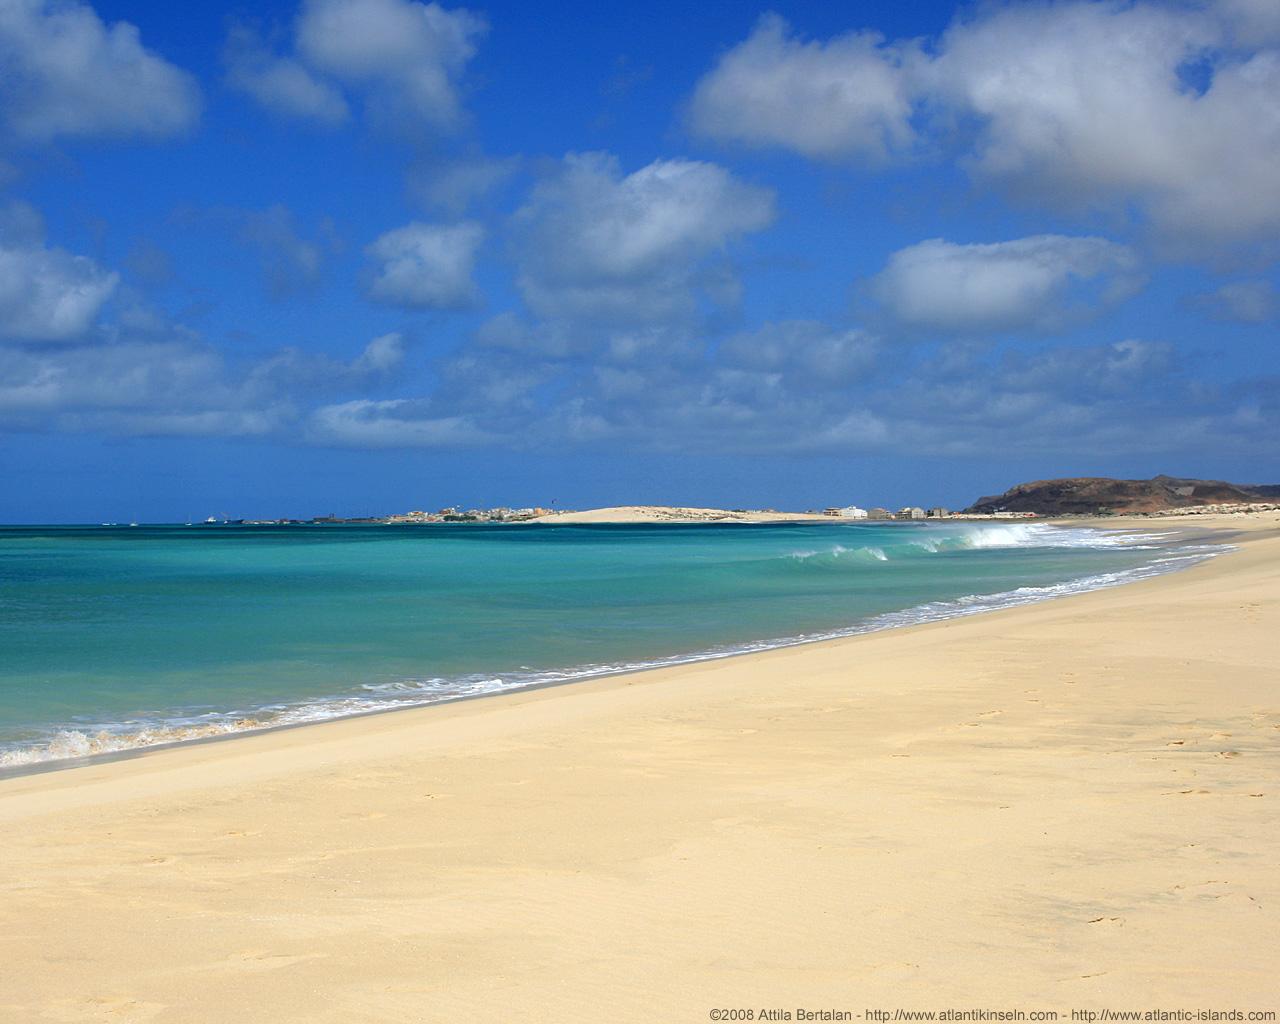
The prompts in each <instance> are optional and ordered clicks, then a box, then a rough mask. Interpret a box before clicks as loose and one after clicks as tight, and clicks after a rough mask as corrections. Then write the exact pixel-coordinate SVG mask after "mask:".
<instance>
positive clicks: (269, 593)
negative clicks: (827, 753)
mask: <svg viewBox="0 0 1280 1024" xmlns="http://www.w3.org/2000/svg"><path fill="white" fill-rule="evenodd" d="M1208 553H1209V549H1207V548H1205V547H1203V546H1198V545H1194V544H1188V543H1186V542H1179V541H1169V540H1162V539H1160V538H1157V537H1155V536H1154V535H1150V534H1145V535H1144V534H1120V533H1117V532H1114V531H1100V530H1091V529H1076V528H1071V529H1067V528H1059V527H1052V526H1047V525H1042V524H1026V523H1008V524H1005V523H992V524H986V523H983V524H976V523H960V522H953V523H948V522H943V523H935V524H916V523H857V524H855V523H850V524H844V523H831V524H827V523H821V524H813V525H810V524H779V525H742V524H725V525H698V526H686V525H635V526H600V525H593V526H554V527H549V526H475V525H444V524H442V525H432V526H410V527H386V526H351V527H346V526H289V527H244V526H199V527H138V528H107V527H93V528H90V527H75V528H72V527H0V766H4V765H8V766H14V765H23V764H31V763H36V762H40V761H45V760H50V759H57V758H65V757H80V756H84V755H86V754H93V753H100V752H104V751H111V750H123V749H130V748H134V747H140V746H146V745H149V744H154V743H163V742H173V741H175V740H183V739H191V738H198V737H201V736H205V735H215V734H219V733H223V732H231V731H237V730H242V729H249V728H261V727H264V726H268V725H278V724H285V723H289V722H299V721H311V720H319V719H323V718H331V717H336V716H339V715H344V714H352V713H358V712H361V711H371V710H379V709H383V708H389V707H397V706H402V705H409V704H421V703H430V702H433V701H438V700H443V699H451V698H456V697H459V696H466V695H474V694H482V693H488V692H495V691H499V690H506V689H511V688H514V687H519V686H528V685H536V684H540V683H547V682H555V681H561V680H568V679H574V678H586V677H590V676H594V675H602V674H606V673H609V672H616V671H621V670H626V669H633V668H642V667H647V666H651V665H655V664H670V663H675V662H680V661H686V660H691V659H695V658H700V657H719V656H724V655H727V654H731V653H736V652H739V651H744V650H757V649H763V648H767V647H771V646H778V645H779V644H785V643H793V642H800V641H803V640H809V639H818V638H821V637H825V636H836V635H847V634H849V633H854V632H860V631H864V630H868V629H876V628H884V627H886V626H892V625H899V624H906V623H911V622H920V621H928V620H930V619H935V618H942V617H947V616H953V615H961V614H971V613H973V612H976V611H983V610H987V609H989V608H996V607H1006V606H1008V605H1011V604H1019V603H1025V602H1027V601H1032V600H1040V599H1043V598H1045V597H1052V596H1055V595H1058V594H1062V593H1070V592H1074V591H1078V590H1084V589H1092V588H1095V587H1099V586H1109V585H1114V584H1117V583H1121V582H1124V581H1126V580H1129V579H1133V578H1139V577H1141V576H1145V575H1151V574H1153V573H1156V572H1162V571H1168V570H1170V569H1173V568H1177V567H1179V566H1182V565H1185V564H1189V563H1190V562H1192V561H1195V560H1199V559H1201V558H1203V557H1207V555H1208ZM854 671H855V672H856V666H855V667H854Z"/></svg>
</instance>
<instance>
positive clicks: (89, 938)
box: [0, 515, 1280, 1024]
mask: <svg viewBox="0 0 1280 1024" xmlns="http://www.w3.org/2000/svg"><path fill="white" fill-rule="evenodd" d="M1161 525H1169V524H1168V523H1163V524H1161ZM1197 525H1206V524H1203V523H1198V524H1197ZM1220 525H1225V526H1229V527H1231V528H1239V527H1242V526H1247V529H1246V530H1245V532H1243V533H1242V534H1241V535H1240V536H1239V537H1238V538H1237V540H1236V543H1237V546H1238V550H1237V551H1235V552H1234V553H1231V554H1228V555H1224V556H1221V557H1219V558H1217V559H1214V560H1213V561H1211V562H1208V563H1205V564H1202V565H1200V566H1197V567H1195V568H1192V569H1190V570H1187V571H1185V572H1181V573H1178V574H1175V575H1170V576H1165V577H1161V578H1158V579H1152V580H1147V581H1144V582H1140V583H1135V584H1132V585H1128V586H1124V587H1120V588H1116V589H1113V590H1108V591H1101V592H1095V593H1091V594H1085V595H1081V596H1076V597H1071V598H1066V599H1062V600H1057V601H1052V602H1047V603H1043V604H1039V605H1034V606H1027V607H1022V608H1016V609H1011V610H1007V611H1002V612H996V613H991V614H986V615H982V616H976V617H973V618H968V619H960V620H952V621H949V622H944V623H935V624H931V625H927V626H920V627H912V628H908V629H900V630H893V631H889V632H885V633H879V634H874V635H869V636H862V637H855V638H850V639H847V640H840V641H832V642H827V643H822V644H815V645H811V646H807V647H799V648H790V649H785V650H777V651H772V652H767V653H762V654H755V655H750V656H746V657H740V658H734V659H729V660H724V661H719V662H705V663H700V664H694V665H686V666H681V667H679V668H674V669H665V670H660V671H654V672H648V673H643V674H639V675H634V676H626V677H618V678H615V679H607V680H599V681H596V682H591V683H583V684H576V685H573V686H566V687H559V688H553V689H546V690H540V691H536V692H526V693H521V694H513V695H507V696H501V697H494V698H489V699H485V700H478V701H469V702H464V703H460V704H455V705H451V706H443V707H434V708H425V709H419V710H414V711H405V712H399V713H395V714H388V715H380V716H371V717H366V718H362V719H351V720H346V721H340V722H332V723H327V724H324V725H317V726H313V727H308V728H304V729H297V730H284V731H278V732H274V733H269V734H262V735H250V736H246V737H242V738H239V739H236V740H233V741H228V742H222V743H213V744H205V745H197V746H188V747H185V748H182V749H175V750H168V751H160V752H156V753H152V754H149V755H147V756H143V757H138V758H135V759H131V760H124V761H117V762H113V763H104V764H93V765H89V766H85V767H80V768H74V769H70V770H65V771H60V772H53V773H48V774H42V775H29V776H23V777H18V778H9V779H5V780H2V781H0V823H2V825H3V830H2V832H0V863H3V865H4V874H3V878H2V880H0V884H3V886H4V890H5V891H4V898H3V901H0V936H3V942H4V945H3V949H2V953H3V955H2V956H0V1019H3V1020H14V1021H23V1022H26V1021H44V1020H48V1021H129V1022H133V1021H139V1022H141V1021H149V1022H182V1024H189V1022H205V1021H208V1022H235V1024H244V1022H247V1021H272V1022H303V1021H306V1022H308V1024H320V1022H332V1024H338V1022H342V1024H350V1022H373V1021H378V1022H387V1021H394V1022H406V1024H407V1022H424V1021H515V1020H519V1021H545V1022H566V1021H601V1020H606V1021H613V1022H617V1021H648V1022H679V1021H690V1022H693V1021H705V1020H708V1019H712V1018H711V1011H712V1010H718V1009H750V1010H751V1011H752V1012H753V1013H754V1015H755V1019H756V1020H759V1019H761V1015H760V1011H761V1010H762V1009H773V1008H785V1009H786V1010H787V1011H788V1012H790V1013H792V1014H794V1013H795V1010H796V1009H797V1008H801V1007H803V1008H808V1009H811V1010H823V1009H826V1010H834V1011H847V1012H848V1013H850V1014H852V1015H854V1016H851V1017H850V1018H848V1019H854V1020H857V1019H862V1018H860V1017H859V1016H858V1015H862V1014H864V1013H865V1012H866V1011H867V1010H868V1009H892V1008H895V1007H914V1008H921V1009H933V1010H944V1009H948V1008H959V1009H967V1010H971V1009H1022V1010H1027V1011H1030V1010H1037V1009H1040V1010H1052V1011H1056V1012H1058V1013H1059V1014H1062V1015H1063V1017H1064V1018H1066V1017H1068V1015H1069V1014H1070V1011H1071V1010H1073V1009H1081V1008H1091V1009H1098V1008H1101V1007H1108V1008H1111V1009H1117V1010H1143V1011H1146V1010H1151V1009H1160V1008H1166V1009H1176V1008H1187V1007H1192V1008H1197V1009H1198V1008H1212V1009H1215V1010H1225V1009H1241V1010H1245V1011H1248V1010H1259V1009H1272V1010H1274V1009H1280V1006H1278V1005H1277V1004H1278V1003H1280V983H1278V982H1277V980H1276V978H1277V974H1276V964H1277V962H1280V938H1277V936H1280V870H1277V852H1276V851H1277V850H1280V680H1278V679H1277V675H1276V669H1275V664H1276V655H1277V649H1276V640H1275V638H1276V637H1277V636H1280V534H1278V533H1277V519H1276V517H1275V516H1274V515H1269V516H1266V517H1262V516H1252V517H1244V518H1237V517H1232V518H1230V519H1228V520H1224V521H1223V522H1222V523H1221V524H1220ZM726 1019H727V1018H726ZM766 1019H767V1018H766ZM776 1019H788V1018H785V1017H783V1018H776ZM826 1019H841V1018H838V1017H837V1018H826Z"/></svg>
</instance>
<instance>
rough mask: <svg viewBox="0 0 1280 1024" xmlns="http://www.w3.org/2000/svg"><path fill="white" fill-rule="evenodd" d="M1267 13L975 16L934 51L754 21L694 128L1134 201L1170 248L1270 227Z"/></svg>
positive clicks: (1068, 10) (1230, 7)
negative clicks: (797, 32)
mask: <svg viewBox="0 0 1280 1024" xmlns="http://www.w3.org/2000/svg"><path fill="white" fill-rule="evenodd" d="M1275 9H1276V6H1275V4H1274V3H1271V2H1270V0H1265V2H1262V0H1219V2H1218V3H1217V4H1205V5H1193V4H1158V3H1152V2H1137V3H1116V2H1110V0H1074V2H1072V0H1067V2H1060V3H1052V4H1049V3H1028V4H1006V5H988V6H983V7H979V8H978V10H977V13H976V14H973V15H965V16H961V17H960V18H959V19H958V20H957V21H956V22H954V23H953V24H952V26H951V27H950V28H949V29H948V30H947V31H946V32H945V33H944V34H943V35H942V36H941V37H940V38H938V39H936V40H933V41H932V42H931V43H928V44H927V45H926V44H921V43H918V42H917V41H897V42H892V41H891V42H882V41H880V40H879V38H878V37H876V36H874V35H869V34H867V33H856V32H855V33H852V34H849V35H844V36H837V37H835V38H833V39H831V40H829V41H827V42H825V43H824V42H804V41H801V40H799V39H797V38H795V37H794V36H792V35H791V34H790V33H789V32H788V30H787V28H786V26H785V24H784V23H783V22H781V21H780V20H779V19H778V18H776V17H769V18H766V19H764V20H762V21H761V23H760V24H759V25H758V26H757V28H756V29H755V31H754V32H753V33H752V35H751V36H750V37H748V38H747V39H746V40H745V41H743V42H742V43H740V44H739V45H738V46H737V47H735V48H734V49H732V50H730V51H729V52H728V53H727V54H726V55H725V56H724V57H723V58H721V60H720V62H719V63H718V64H717V66H716V67H715V68H713V69H712V70H711V71H710V72H709V73H708V74H707V75H706V76H705V77H704V78H703V79H702V81H701V82H700V83H699V85H698V86H697V88H696V90H695V92H694V95H693V100H692V103H691V108H690V113H691V120H690V123H691V127H692V128H693V129H694V130H695V131H696V132H699V133H700V134H703V135H705V136H707V137H710V138H717V139H722V140H729V141H736V142H740V143H746V144H751V145H758V146H778V147H784V148H788V149H791V150H794V151H796V152H799V153H802V154H805V155H807V156H811V157H823V158H865V157H868V156H870V157H881V156H886V155H889V156H892V155H894V154H895V153H897V154H904V153H907V152H911V153H912V154H914V153H917V152H921V151H933V152H943V151H948V150H949V151H950V152H952V153H953V154H954V155H955V156H956V157H957V158H958V159H959V160H960V161H961V162H962V163H963V164H964V165H965V166H967V167H968V168H969V170H970V171H971V172H972V173H973V174H974V175H975V177H977V178H979V179H980V180H983V181H986V182H990V183H995V184H998V185H1000V186H1002V187H1004V188H1006V189H1007V190H1009V191H1010V192H1011V193H1012V194H1015V195H1017V196H1020V197H1021V198H1023V199H1029V200H1033V201H1036V202H1040V203H1043V204H1045V205H1048V206H1052V207H1055V208H1062V209H1069V210H1073V211H1079V210H1083V209H1088V208H1090V207H1095V206H1112V207H1116V208H1124V207H1125V206H1126V204H1131V205H1132V206H1133V207H1134V208H1136V209H1137V210H1138V211H1140V212H1141V213H1142V214H1143V215H1145V217H1146V218H1147V220H1148V221H1149V222H1150V223H1151V224H1152V225H1153V226H1154V227H1155V228H1156V229H1157V230H1158V231H1159V232H1160V233H1161V234H1162V235H1163V236H1165V237H1166V238H1167V239H1169V240H1171V241H1176V242H1181V243H1183V244H1195V243H1199V242H1204V241H1209V242H1212V243H1221V244H1231V243H1239V242H1249V243H1262V244H1264V245H1265V244H1268V242H1269V241H1270V240H1272V239H1274V237H1275V235H1276V233H1277V231H1278V230H1280V174H1276V173H1275V168H1276V167H1277V166H1278V165H1280V104H1277V103H1276V101H1275V97H1276V96H1277V94H1280V49H1278V48H1277V47H1278V46H1280V32H1278V31H1277V16H1276V15H1275V13H1274V12H1275Z"/></svg>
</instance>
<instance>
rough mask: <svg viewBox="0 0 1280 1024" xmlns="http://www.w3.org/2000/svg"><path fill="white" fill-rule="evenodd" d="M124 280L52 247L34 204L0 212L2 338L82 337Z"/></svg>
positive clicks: (29, 339) (65, 338)
mask: <svg viewBox="0 0 1280 1024" xmlns="http://www.w3.org/2000/svg"><path fill="white" fill-rule="evenodd" d="M119 282H120V277H119V275H118V274H116V273H114V272H112V271H109V270H106V269H104V268H103V267H101V266H99V265H98V264H97V263H95V262H94V261H93V260H91V259H89V258H88V257H86V256H76V255H74V254H72V253H69V252H66V251H65V250H63V249H54V248H49V247H47V246H46V245H45V244H44V240H43V225H42V223H41V219H40V215H39V214H38V213H37V212H36V211H35V210H33V209H32V208H31V207H29V206H26V205H25V204H22V203H14V204H11V205H10V206H9V207H8V208H6V209H4V210H0V340H3V339H9V340H12V341H26V342H31V341H46V342H47V341H54V342H65V341H70V340H73V339H75V338H78V337H80V336H81V335H83V334H84V333H85V332H86V331H87V330H88V329H89V328H90V327H91V326H92V325H93V322H94V320H95V319H96V318H97V315H98V311H99V310H100V309H101V308H102V306H103V304H104V303H105V302H106V301H107V300H108V299H109V298H110V297H111V294H112V293H113V292H114V291H115V289H116V285H117V284H119Z"/></svg>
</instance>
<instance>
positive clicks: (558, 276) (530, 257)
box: [515, 153, 774, 320]
mask: <svg viewBox="0 0 1280 1024" xmlns="http://www.w3.org/2000/svg"><path fill="white" fill-rule="evenodd" d="M773 218H774V200H773V193H772V192H771V191H770V190H768V189H765V188H760V187H758V186H755V185H750V184H747V183H745V182H742V181H739V180H738V179H737V178H735V177H734V176H733V175H732V174H730V173H729V172H728V171H727V170H725V169H724V168H723V167H719V166H717V165H716V164H712V163H705V162H700V161H693V160H656V161H654V162H653V163H651V164H648V165H647V166H645V167H642V168H640V169H639V170H637V171H634V172H632V173H631V174H623V173H622V170H621V167H620V166H619V164H618V161H617V160H616V158H614V157H612V156H610V155H608V154H605V153H577V154H570V155H569V156H567V157H565V159H564V162H563V164H562V165H561V166H560V168H559V169H558V170H557V172H556V173H554V174H553V175H551V176H549V177H548V178H546V179H545V180H543V181H542V182H540V183H539V184H538V185H537V186H536V187H535V188H534V190H533V192H532V194H531V195H530V197H529V199H528V201H527V202H526V203H525V205H524V206H523V207H522V208H521V209H520V210H519V211H517V213H516V216H515V227H516V231H517V234H518V236H519V243H518V255H519V261H520V275H519V281H520V287H521V289H522V291H523V293H524V296H525V300H526V301H527V302H528V303H529V305H530V306H531V307H532V308H533V309H534V310H535V311H536V312H538V313H540V314H543V315H547V316H575V315H585V316H603V317H616V318H620V319H632V320H646V319H656V318H662V317H666V316H671V315H676V314H681V313H685V312H688V311H689V310H690V309H692V308H693V306H694V304H695V295H694V289H695V288H696V287H697V286H698V285H699V284H703V286H704V289H705V290H710V288H716V289H722V286H723V275H720V276H716V275H710V276H707V277H705V279H704V280H703V281H699V276H698V272H699V270H700V269H701V268H702V267H703V266H704V262H705V261H706V260H707V258H708V257H712V256H714V255H717V254H723V252H724V251H725V249H726V247H727V245H728V244H729V243H730V242H732V241H733V240H735V239H737V238H740V237H742V236H743V235H746V234H749V233H751V232H754V231H759V230H761V229H762V228H764V227H767V226H768V225H769V224H770V223H772V221H773Z"/></svg>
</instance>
